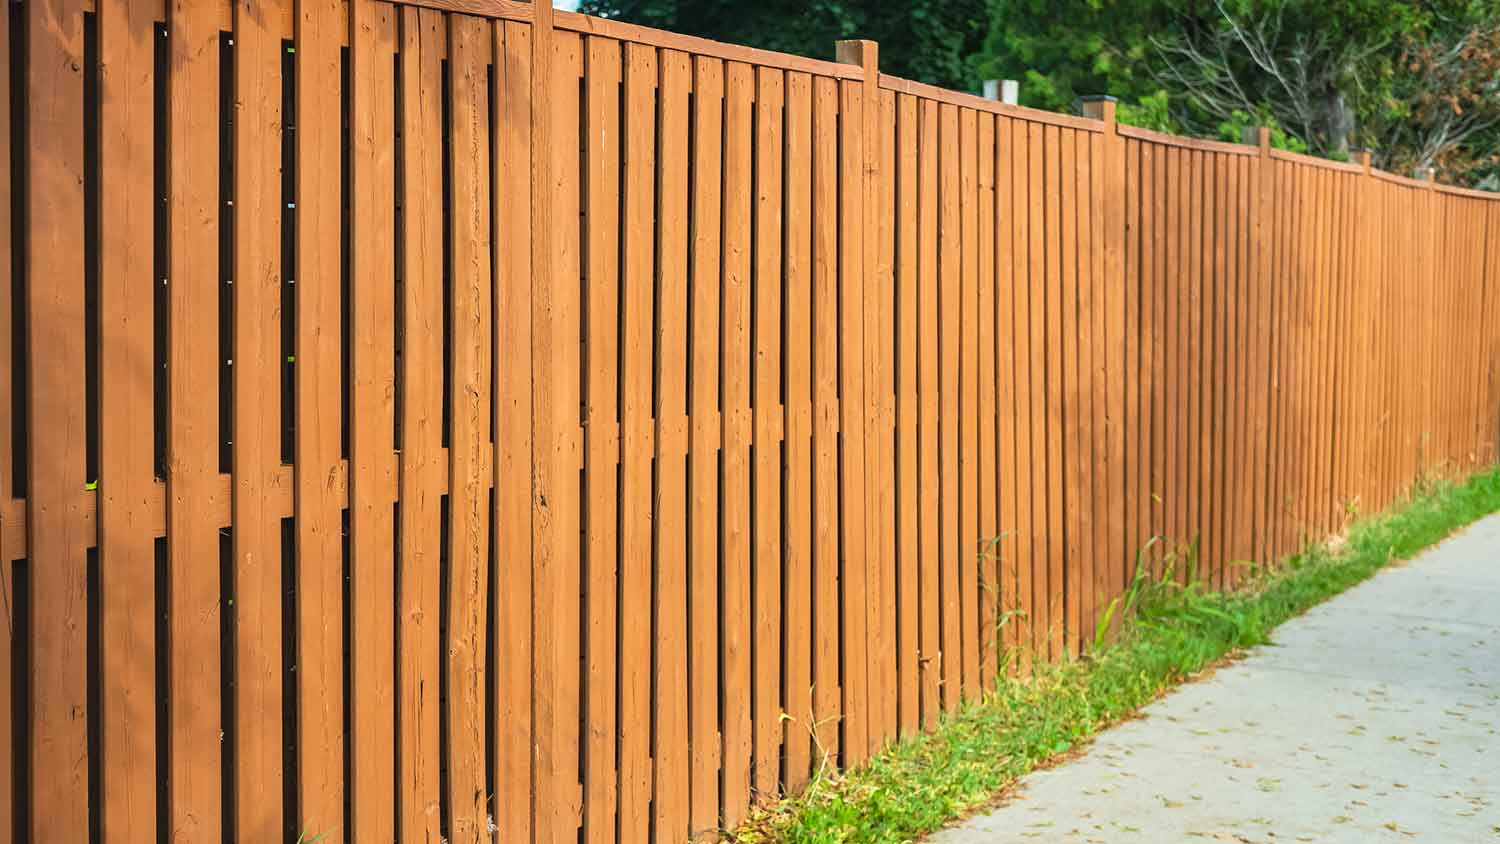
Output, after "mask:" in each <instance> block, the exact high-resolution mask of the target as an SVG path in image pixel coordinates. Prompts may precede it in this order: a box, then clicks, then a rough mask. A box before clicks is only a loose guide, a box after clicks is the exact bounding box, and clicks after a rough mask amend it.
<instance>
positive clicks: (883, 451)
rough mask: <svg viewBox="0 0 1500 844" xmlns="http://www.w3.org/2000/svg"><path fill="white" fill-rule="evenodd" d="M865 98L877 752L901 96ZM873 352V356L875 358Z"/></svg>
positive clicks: (885, 663)
mask: <svg viewBox="0 0 1500 844" xmlns="http://www.w3.org/2000/svg"><path fill="white" fill-rule="evenodd" d="M866 102H868V103H872V104H875V103H878V104H879V108H878V109H875V108H873V107H872V108H869V109H867V110H866V115H867V117H868V118H869V119H870V120H871V121H873V122H874V126H873V128H872V131H873V132H874V135H875V137H874V139H873V140H871V141H869V144H870V146H871V147H872V148H873V150H874V153H873V154H874V155H876V156H878V158H877V161H878V163H877V165H876V166H877V167H878V168H879V170H878V172H876V173H875V174H873V176H872V178H871V181H872V182H873V187H872V190H871V192H870V197H869V201H870V205H869V206H867V207H866V219H867V221H870V222H869V223H868V225H869V226H870V228H869V230H870V231H873V233H874V235H873V236H874V237H877V238H878V239H879V240H878V242H877V243H876V244H875V247H874V248H873V250H872V251H873V253H874V257H873V260H874V272H873V275H872V279H873V281H872V285H873V289H872V290H871V291H870V295H869V296H868V297H867V298H866V301H867V303H868V307H867V308H866V310H865V315H866V320H865V346H866V350H867V351H866V363H867V366H868V369H869V371H870V373H871V374H870V376H869V382H868V383H869V384H870V385H872V386H870V389H871V391H872V392H874V393H875V395H876V397H875V399H874V401H873V402H871V403H870V406H869V407H867V409H866V410H867V419H868V421H867V423H866V427H867V430H869V429H872V428H873V431H874V433H873V435H872V439H873V440H874V441H873V442H870V443H867V445H866V450H865V453H866V454H867V455H868V457H869V462H870V465H871V466H872V467H873V468H872V473H873V475H874V479H873V480H872V481H871V482H870V484H868V485H869V486H872V487H874V489H873V491H872V493H871V501H872V502H873V504H872V509H871V510H870V511H869V512H867V513H866V518H867V519H869V520H871V521H873V522H874V523H875V526H876V527H875V531H874V533H873V536H874V538H873V540H872V541H873V542H874V543H875V544H876V545H877V547H878V552H879V554H880V560H879V565H878V568H877V569H876V570H875V572H874V573H872V575H871V579H872V581H873V582H875V583H877V584H878V585H879V596H880V605H879V607H878V610H877V611H876V612H874V613H873V617H874V618H875V619H876V622H875V626H876V631H875V634H874V636H873V637H872V640H871V641H872V644H871V649H870V650H871V656H870V666H871V669H870V670H871V672H872V675H871V680H870V699H871V701H872V710H871V711H872V712H873V714H874V717H875V718H876V719H877V720H876V721H875V722H874V725H873V726H872V727H871V728H870V749H871V752H872V753H874V752H878V751H880V750H882V749H884V748H885V747H886V746H887V745H888V744H890V743H891V742H892V741H893V740H894V739H895V738H896V735H897V724H896V706H897V694H898V688H899V685H900V681H899V680H898V679H897V674H896V629H897V626H896V625H897V622H896V601H897V590H898V584H897V577H898V574H897V560H896V554H897V540H896V278H895V272H896V269H895V267H896V253H895V250H896V215H895V204H896V196H895V191H896V96H895V94H893V93H891V92H890V91H881V90H879V88H878V87H872V88H871V91H870V92H869V93H868V94H867V96H866ZM872 357H873V358H874V360H873V362H872V361H871V360H870V359H871V358H872ZM866 547H868V543H867V546H866Z"/></svg>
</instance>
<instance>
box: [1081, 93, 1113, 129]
mask: <svg viewBox="0 0 1500 844" xmlns="http://www.w3.org/2000/svg"><path fill="white" fill-rule="evenodd" d="M1118 102H1119V100H1117V99H1115V98H1114V97H1111V96H1110V95H1108V94H1088V95H1085V96H1082V97H1079V98H1078V103H1079V105H1080V106H1082V108H1081V109H1080V110H1081V111H1082V112H1083V116H1084V117H1089V118H1092V119H1094V120H1103V121H1104V122H1105V123H1108V124H1111V125H1113V124H1114V122H1115V104H1116V103H1118ZM1111 131H1113V130H1111Z"/></svg>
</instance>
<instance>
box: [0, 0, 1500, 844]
mask: <svg viewBox="0 0 1500 844" xmlns="http://www.w3.org/2000/svg"><path fill="white" fill-rule="evenodd" d="M3 9H4V13H3V14H0V67H3V68H6V69H7V71H8V73H6V74H4V75H3V77H0V592H3V596H4V601H3V602H0V603H3V605H4V606H5V608H6V611H7V613H8V615H7V623H6V624H3V625H0V729H6V730H8V733H9V734H8V735H7V736H4V737H3V740H0V840H6V839H7V837H9V838H10V839H13V840H15V841H17V842H21V844H27V843H28V842H36V841H52V840H57V841H67V842H75V841H88V840H90V839H91V836H92V838H93V839H96V840H98V841H100V842H101V844H115V842H129V844H136V842H154V841H158V840H161V839H162V838H166V837H173V838H176V839H178V840H189V841H193V842H195V844H196V842H212V841H215V840H223V841H255V842H261V841H278V840H279V841H281V842H283V844H294V842H296V840H297V838H298V836H299V835H301V834H302V833H304V832H306V833H307V835H308V837H312V836H314V835H321V836H323V837H322V838H321V839H320V841H322V842H325V844H339V842H346V841H353V842H359V844H363V842H372V841H393V840H396V839H397V838H400V840H402V841H403V842H409V841H417V840H427V841H436V840H441V839H446V840H448V841H450V842H454V844H472V842H476V841H480V840H485V839H489V838H492V837H495V838H498V839H500V840H503V841H506V842H529V844H579V842H580V841H582V842H583V844H645V843H646V842H651V841H656V842H659V843H660V844H680V842H682V841H683V840H685V839H688V838H703V837H708V836H712V835H713V834H715V833H716V832H717V831H718V830H721V829H726V828H735V827H738V826H739V825H740V823H741V822H742V821H743V820H744V819H745V818H746V817H747V813H748V811H749V809H750V808H751V807H752V806H753V805H758V804H763V803H765V802H767V801H773V800H775V799H777V798H778V797H779V796H780V795H782V794H786V793H796V792H797V791H798V790H800V789H801V788H802V787H804V786H805V785H806V784H807V783H808V782H809V781H811V780H812V779H813V778H814V777H815V776H819V775H821V774H822V773H824V772H826V771H827V770H829V769H830V768H834V767H853V766H858V765H859V764H861V763H862V762H863V761H864V760H866V759H868V758H869V757H870V755H871V754H872V753H876V752H878V751H880V750H881V749H882V748H884V747H885V746H887V745H888V744H889V743H891V742H892V741H894V740H896V739H898V738H901V737H907V736H912V735H915V734H917V733H919V732H921V731H922V730H924V729H927V728H929V727H932V726H934V725H936V724H937V722H938V720H939V718H940V717H941V716H943V715H945V714H951V713H954V712H956V711H958V710H959V709H960V708H961V707H962V706H963V705H964V703H965V701H971V700H975V699H977V697H978V696H979V694H980V693H981V691H983V690H985V689H989V688H993V687H994V685H995V682H996V679H997V678H998V677H1001V676H1005V675H1007V673H1008V672H1010V671H1017V672H1024V671H1027V670H1029V669H1030V668H1031V667H1032V663H1033V662H1035V663H1038V664H1045V663H1048V662H1053V661H1060V660H1065V659H1068V658H1073V657H1077V656H1078V655H1080V654H1083V653H1086V652H1088V650H1089V649H1090V648H1091V647H1093V645H1094V643H1095V640H1096V638H1097V637H1096V636H1095V631H1096V630H1098V629H1099V628H1100V624H1099V621H1100V619H1102V618H1104V617H1105V616H1106V615H1107V614H1108V608H1109V607H1110V606H1112V605H1116V601H1117V600H1119V599H1120V598H1121V596H1123V595H1124V594H1125V593H1126V591H1127V590H1128V589H1129V588H1130V586H1131V579H1130V578H1131V574H1132V572H1133V571H1134V566H1135V561H1136V560H1137V559H1138V557H1139V558H1141V559H1143V560H1144V561H1145V563H1146V564H1147V566H1148V568H1149V569H1150V570H1151V571H1152V572H1153V574H1157V573H1159V572H1160V570H1161V569H1162V568H1163V567H1164V566H1166V565H1167V564H1168V563H1169V562H1170V561H1172V560H1174V559H1180V558H1182V557H1183V555H1184V554H1185V553H1186V549H1196V550H1195V552H1194V554H1195V559H1197V560H1199V561H1200V563H1201V565H1200V569H1201V572H1202V576H1203V579H1204V582H1205V583H1206V584H1208V585H1210V586H1212V587H1213V588H1226V587H1233V586H1234V585H1235V583H1236V582H1237V579H1238V577H1239V576H1240V574H1241V571H1240V570H1239V569H1238V568H1237V567H1235V566H1233V565H1231V564H1230V562H1231V561H1233V560H1246V559H1250V560H1272V559H1279V558H1283V557H1285V556H1287V555H1289V554H1291V553H1293V552H1295V551H1296V550H1298V549H1299V548H1301V547H1302V546H1303V544H1304V543H1305V542H1306V541H1307V540H1308V539H1309V538H1313V539H1316V538H1318V537H1322V536H1327V535H1330V534H1332V533H1336V532H1338V531H1339V530H1340V529H1341V527H1342V525H1343V524H1344V522H1345V520H1346V519H1347V517H1348V513H1349V512H1350V511H1351V509H1352V508H1355V507H1360V508H1364V509H1367V510H1378V509H1381V508H1383V507H1385V506H1387V505H1388V504H1389V503H1390V502H1391V501H1392V500H1393V499H1394V497H1395V495H1396V493H1397V492H1398V491H1400V490H1401V489H1403V488H1405V487H1406V486H1407V485H1409V484H1410V483H1411V482H1412V480H1413V479H1414V478H1416V477H1418V475H1419V474H1420V473H1421V472H1423V471H1431V470H1433V469H1435V468H1437V467H1446V468H1449V469H1451V470H1452V471H1467V470H1469V469H1471V468H1472V467H1474V466H1479V465H1489V463H1490V462H1492V460H1493V459H1494V457H1495V443H1496V440H1497V436H1500V430H1497V424H1500V417H1497V413H1496V411H1497V408H1500V332H1496V331H1495V329H1494V326H1496V325H1500V201H1496V198H1495V197H1494V196H1493V195H1487V194H1481V193H1478V192H1475V191H1469V190H1463V189H1458V188H1454V187H1449V186H1443V185H1438V184H1434V183H1433V182H1432V181H1430V180H1423V179H1411V178H1407V177H1405V176H1398V175H1394V174H1390V173H1382V172H1380V171H1378V170H1374V169H1371V168H1370V166H1369V161H1368V158H1367V157H1364V158H1360V159H1359V160H1357V161H1355V162H1332V161H1323V160H1318V159H1314V158H1309V157H1307V156H1299V155H1293V154H1289V153H1285V152H1282V151H1278V150H1272V149H1271V148H1270V146H1269V142H1268V136H1267V134H1266V133H1264V132H1262V133H1260V134H1258V135H1256V136H1254V137H1253V138H1252V139H1251V140H1253V141H1254V143H1250V144H1227V143H1220V142H1216V141H1205V140H1193V139H1187V138H1178V137H1173V136H1170V135H1161V134H1157V133H1153V132H1146V131H1142V130H1138V129H1132V128H1130V127H1125V126H1120V125H1117V123H1116V121H1115V118H1114V104H1113V103H1112V102H1111V101H1109V100H1107V99H1105V98H1100V99H1091V100H1089V101H1088V102H1085V103H1083V105H1082V109H1081V111H1082V112H1083V113H1082V114H1058V113H1051V112H1044V111H1037V110H1034V109H1027V108H1018V107H1013V106H1008V105H1004V104H1001V103H997V102H993V101H990V100H986V99H983V98H981V97H977V96H973V95H970V94H965V93H960V92H955V91H946V90H942V89H939V88H934V87H932V86H928V85H923V84H920V83H917V82H912V81H910V80H905V79H900V78H897V77H893V76H891V75H889V74H885V73H881V72H880V56H879V47H878V45H876V44H874V43H871V42H867V41H845V42H840V43H839V45H838V47H837V53H836V55H837V59H838V60H837V61H819V60H813V59H808V58H804V57H798V56H789V55H783V54H779V53H773V52H768V51H763V50H755V49H750V48H747V47H741V46H735V45H730V44H719V43H714V42H710V41H705V40H703V39H698V38H689V37H686V36H682V35H675V34H672V33H665V32H659V31H656V30H651V29H646V28H642V27H637V26H631V25H628V24H624V23H621V22H619V21H613V20H604V19H599V18H594V17H589V16H586V15H580V14H575V13H571V12H565V11H562V10H556V11H554V10H553V8H552V6H551V5H550V3H547V2H525V0H233V2H231V0H173V2H165V0H21V1H20V2H15V0H12V1H11V2H6V3H4V4H3ZM1151 537H1162V540H1161V541H1158V542H1152V543H1148V540H1149V539H1150V538H1151ZM1143 548H1144V549H1145V551H1144V555H1143V552H1142V549H1143ZM1002 618H1005V619H1010V620H1011V623H1008V624H1004V625H1001V624H999V621H1000V619H1002ZM1113 618H1114V617H1113V616H1112V617H1111V622H1110V625H1106V627H1107V626H1112V625H1113ZM1105 638H1107V636H1106V637H1105ZM1002 652H1010V653H1018V654H1022V655H1024V656H1023V658H1021V659H1018V660H1016V661H1014V662H1013V663H1010V664H1006V663H1003V662H1002V660H1001V659H1000V654H1001V653H1002Z"/></svg>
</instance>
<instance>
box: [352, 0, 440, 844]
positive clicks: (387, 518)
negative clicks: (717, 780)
mask: <svg viewBox="0 0 1500 844" xmlns="http://www.w3.org/2000/svg"><path fill="white" fill-rule="evenodd" d="M394 14H395V12H394V10H392V9H391V8H390V7H389V6H385V5H382V4H377V3H375V2H373V0H355V2H353V3H351V4H350V5H349V30H350V32H349V41H350V51H349V62H350V75H349V78H350V80H351V83H352V86H351V90H350V91H349V92H348V96H349V112H350V115H351V119H350V140H349V164H350V176H349V178H350V184H351V186H352V189H353V196H352V197H351V198H350V206H349V207H350V221H349V237H350V249H349V256H350V267H349V274H350V276H349V277H350V284H349V291H350V294H349V295H350V302H349V305H348V308H349V314H350V318H349V321H350V330H349V333H350V338H351V346H350V351H349V367H350V379H349V380H350V388H351V390H352V395H351V397H350V417H349V450H350V454H349V458H350V483H349V494H350V500H349V547H350V561H349V562H350V572H351V575H350V576H351V578H352V583H351V586H350V592H351V606H350V614H349V615H350V617H349V627H350V629H349V631H348V636H349V641H350V644H351V649H352V654H351V657H350V666H349V672H350V675H351V682H350V695H351V701H350V703H351V715H350V720H351V725H350V737H349V741H350V748H349V750H350V759H351V763H350V768H349V770H350V782H349V783H348V788H349V799H350V806H351V811H350V817H351V818H352V820H353V828H352V829H351V830H350V831H349V833H348V834H349V835H350V837H351V838H359V839H364V838H376V839H380V840H385V839H388V838H394V836H395V834H396V815H397V813H396V805H395V803H394V802H393V801H392V800H391V795H392V794H394V793H395V792H396V735H395V729H396V689H395V680H396V650H395V648H394V647H392V643H393V642H395V640H396V630H395V625H396V613H395V607H396V582H395V553H394V545H395V520H394V517H393V509H392V502H393V501H394V500H395V494H396V482H397V466H396V461H395V459H394V455H393V453H392V450H391V445H392V443H393V442H394V440H395V423H396V359H395V350H396V338H395V316H396V315H395V310H396V308H395V305H396V293H395V280H396V255H395V248H394V245H395V242H396V219H395V217H396V206H395V203H394V202H393V201H392V200H393V198H394V196H395V176H396V134H395V132H396V116H395V107H396V103H395V97H394V95H393V92H394V91H395V87H396V79H395V69H396V65H395V50H396V21H395V19H394ZM454 451H455V452H458V451H461V448H460V449H454Z"/></svg>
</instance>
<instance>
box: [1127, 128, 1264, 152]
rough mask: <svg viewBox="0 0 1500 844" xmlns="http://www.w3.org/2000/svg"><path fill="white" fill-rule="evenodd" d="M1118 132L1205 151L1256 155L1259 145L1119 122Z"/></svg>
mask: <svg viewBox="0 0 1500 844" xmlns="http://www.w3.org/2000/svg"><path fill="white" fill-rule="evenodd" d="M1118 131H1119V133H1120V134H1121V135H1124V136H1125V137H1127V138H1134V139H1136V140H1138V141H1148V142H1150V143H1154V144H1166V145H1167V146H1174V147H1183V148H1185V149H1196V150H1203V151H1205V152H1222V153H1228V154H1230V155H1257V154H1259V152H1260V148H1259V147H1252V146H1245V145H1244V144H1236V143H1230V142H1229V141H1211V140H1208V139H1207V138H1184V137H1183V136H1181V135H1171V134H1168V133H1166V132H1156V131H1153V130H1151V129H1142V128H1140V127H1139V126H1127V125H1125V124H1123V123H1122V124H1120V126H1119V129H1118Z"/></svg>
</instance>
